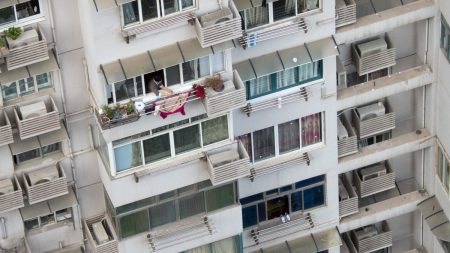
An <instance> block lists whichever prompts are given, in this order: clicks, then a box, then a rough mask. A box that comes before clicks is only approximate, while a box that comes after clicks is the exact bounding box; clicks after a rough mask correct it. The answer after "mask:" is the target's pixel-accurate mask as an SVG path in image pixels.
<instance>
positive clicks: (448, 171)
mask: <svg viewBox="0 0 450 253" xmlns="http://www.w3.org/2000/svg"><path fill="white" fill-rule="evenodd" d="M449 174H450V163H449V162H448V161H447V159H445V168H444V176H443V180H442V183H443V185H444V187H445V189H446V190H447V191H448V190H449V188H448V187H449V185H448V184H449Z"/></svg>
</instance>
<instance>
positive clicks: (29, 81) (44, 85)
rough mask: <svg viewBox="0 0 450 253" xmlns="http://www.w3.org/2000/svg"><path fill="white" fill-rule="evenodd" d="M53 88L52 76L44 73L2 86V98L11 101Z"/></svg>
mask: <svg viewBox="0 0 450 253" xmlns="http://www.w3.org/2000/svg"><path fill="white" fill-rule="evenodd" d="M52 86H53V82H52V76H51V74H50V73H43V74H39V75H36V76H32V77H28V78H25V79H21V80H17V81H15V82H12V83H9V84H1V89H2V97H3V100H10V99H14V98H18V97H21V96H25V95H28V94H33V93H36V92H39V91H42V90H45V89H48V88H52Z"/></svg>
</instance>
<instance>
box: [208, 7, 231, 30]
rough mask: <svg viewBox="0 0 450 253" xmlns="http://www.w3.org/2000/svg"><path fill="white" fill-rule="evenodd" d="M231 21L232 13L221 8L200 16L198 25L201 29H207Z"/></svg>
mask: <svg viewBox="0 0 450 253" xmlns="http://www.w3.org/2000/svg"><path fill="white" fill-rule="evenodd" d="M231 19H233V13H232V12H231V10H230V9H227V8H223V9H220V10H217V11H214V12H210V13H208V14H205V15H203V16H201V17H200V24H202V26H203V27H208V26H212V25H215V24H219V23H222V22H225V21H228V20H231Z"/></svg>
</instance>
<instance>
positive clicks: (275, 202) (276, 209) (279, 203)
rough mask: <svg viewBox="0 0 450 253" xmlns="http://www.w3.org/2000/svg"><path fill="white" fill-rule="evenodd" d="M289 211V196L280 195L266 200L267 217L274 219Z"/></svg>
mask: <svg viewBox="0 0 450 253" xmlns="http://www.w3.org/2000/svg"><path fill="white" fill-rule="evenodd" d="M286 213H289V198H288V196H282V197H278V198H274V199H271V200H268V201H267V219H268V220H271V219H275V218H278V217H280V216H281V215H284V214H286Z"/></svg>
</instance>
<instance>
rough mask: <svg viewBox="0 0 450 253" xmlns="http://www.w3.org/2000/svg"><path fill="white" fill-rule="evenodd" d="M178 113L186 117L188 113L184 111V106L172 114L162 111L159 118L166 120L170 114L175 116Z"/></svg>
mask: <svg viewBox="0 0 450 253" xmlns="http://www.w3.org/2000/svg"><path fill="white" fill-rule="evenodd" d="M178 112H181V114H182V115H186V112H185V111H184V104H183V105H182V106H181V107H179V108H178V109H176V110H175V111H172V112H162V111H160V112H159V116H161V118H163V119H165V118H167V116H169V115H170V114H174V113H178Z"/></svg>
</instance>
